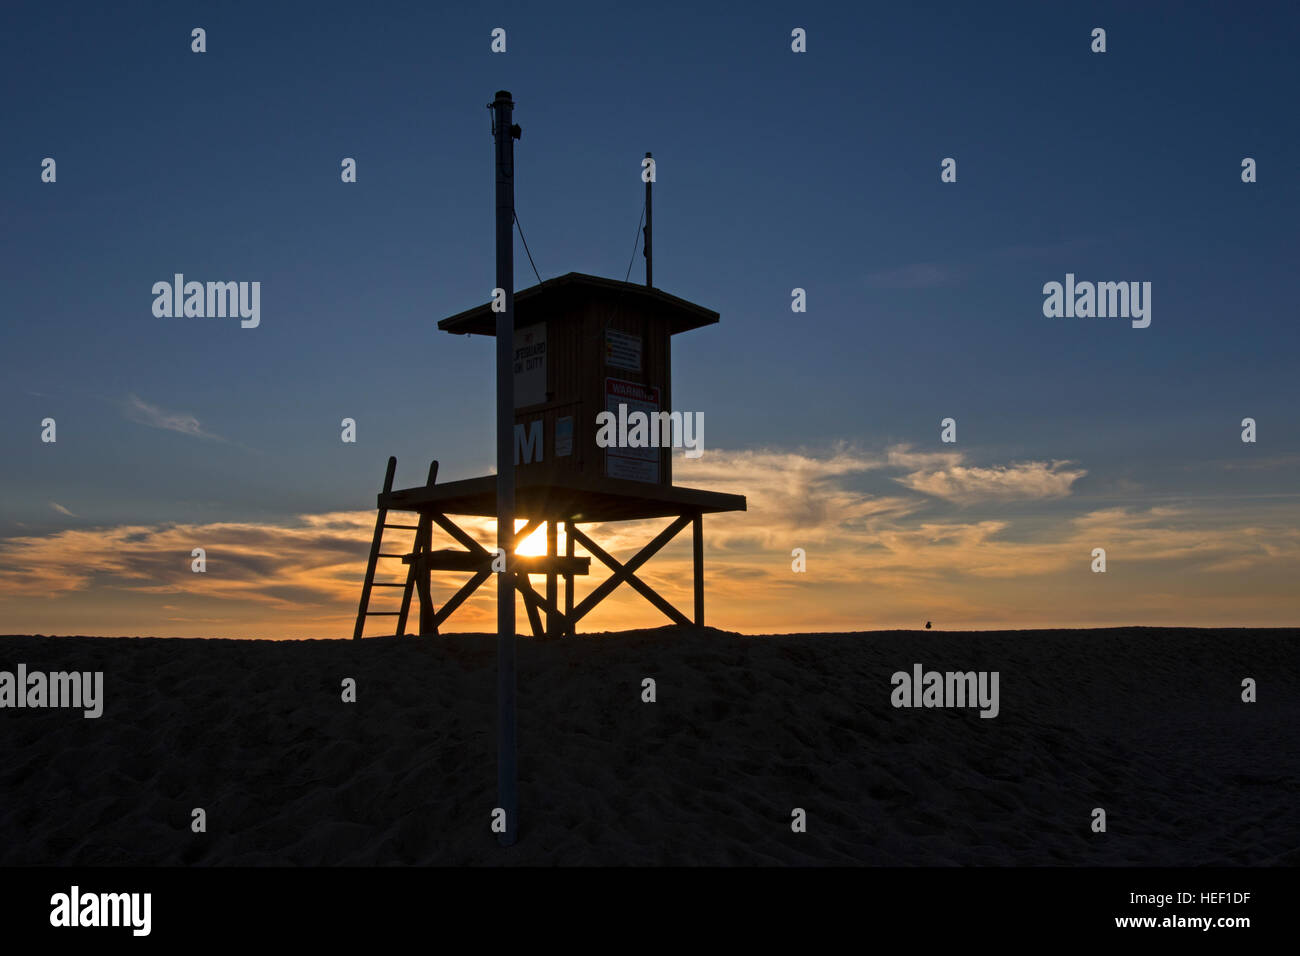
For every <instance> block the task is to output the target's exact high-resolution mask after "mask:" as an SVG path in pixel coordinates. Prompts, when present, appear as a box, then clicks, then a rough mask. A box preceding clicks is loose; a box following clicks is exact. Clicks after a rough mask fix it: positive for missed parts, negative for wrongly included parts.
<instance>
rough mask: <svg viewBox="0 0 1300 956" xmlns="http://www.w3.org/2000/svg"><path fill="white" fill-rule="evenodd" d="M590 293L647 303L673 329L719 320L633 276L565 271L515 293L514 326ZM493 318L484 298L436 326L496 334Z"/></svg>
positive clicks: (553, 313) (577, 301)
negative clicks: (622, 279) (631, 278)
mask: <svg viewBox="0 0 1300 956" xmlns="http://www.w3.org/2000/svg"><path fill="white" fill-rule="evenodd" d="M593 299H595V300H622V301H625V302H637V303H639V304H642V305H644V306H646V307H649V308H651V309H653V311H654V313H655V314H656V315H660V316H662V317H664V318H665V319H667V320H668V329H669V332H670V333H671V334H673V335H676V334H677V333H678V332H688V331H690V330H691V329H698V328H701V327H702V326H705V325H713V324H714V323H715V322H717V321H718V313H716V312H714V311H713V310H712V309H706V308H704V306H702V305H696V304H695V303H694V302H687V301H686V300H685V299H679V298H677V296H675V295H669V294H668V293H667V292H663V291H661V290H659V289H654V288H648V287H646V286H644V285H637V284H636V283H634V282H619V281H618V280H617V279H602V278H601V277H600V276H590V275H586V274H585V273H582V272H569V273H566V274H565V275H562V276H557V277H556V278H554V279H547V280H546V281H545V282H543V283H541V284H540V285H535V286H530V287H529V288H527V289H523V290H522V291H520V292H516V293H515V327H516V328H520V327H522V326H526V325H532V324H534V323H536V322H540V321H542V320H543V319H547V318H551V317H555V316H562V315H563V314H564V313H565V312H566V311H573V310H574V309H575V308H576V307H577V306H578V305H579V304H580V303H581V302H583V301H590V300H593ZM496 318H497V314H496V313H495V312H493V311H492V303H491V302H486V303H484V304H483V305H478V306H475V307H474V308H472V309H466V310H465V311H464V312H457V313H456V314H455V315H453V316H449V317H448V318H445V319H443V320H441V321H440V322H439V323H438V328H440V329H442V330H443V331H444V332H452V333H454V334H456V335H495V334H496Z"/></svg>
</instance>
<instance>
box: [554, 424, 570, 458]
mask: <svg viewBox="0 0 1300 956" xmlns="http://www.w3.org/2000/svg"><path fill="white" fill-rule="evenodd" d="M572 454H573V416H572V415H566V416H565V417H564V418H560V419H557V420H556V422H555V457H556V458H564V457H566V456H568V455H572Z"/></svg>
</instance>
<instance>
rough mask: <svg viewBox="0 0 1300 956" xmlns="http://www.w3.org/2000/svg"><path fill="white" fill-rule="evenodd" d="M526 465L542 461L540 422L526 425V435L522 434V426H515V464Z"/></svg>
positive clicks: (539, 420)
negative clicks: (521, 460)
mask: <svg viewBox="0 0 1300 956" xmlns="http://www.w3.org/2000/svg"><path fill="white" fill-rule="evenodd" d="M520 459H523V462H522V463H523V464H525V465H527V464H530V463H531V462H534V461H541V460H542V420H541V419H540V418H539V419H537V420H536V421H532V422H529V423H528V433H527V434H526V435H525V434H524V426H523V425H515V464H516V465H518V464H520Z"/></svg>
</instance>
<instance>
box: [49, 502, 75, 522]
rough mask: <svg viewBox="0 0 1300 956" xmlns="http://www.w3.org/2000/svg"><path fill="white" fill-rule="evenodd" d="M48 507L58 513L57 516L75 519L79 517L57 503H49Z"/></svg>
mask: <svg viewBox="0 0 1300 956" xmlns="http://www.w3.org/2000/svg"><path fill="white" fill-rule="evenodd" d="M50 507H51V508H53V509H54V510H55V511H57V512H58V513H59V514H61V515H67V516H68V517H69V518H77V517H80V516H79V515H74V514H73V513H72V512H71V511H69V510H68V509H67V508H65V507H63V505H61V504H59V503H58V502H57V501H51V502H50Z"/></svg>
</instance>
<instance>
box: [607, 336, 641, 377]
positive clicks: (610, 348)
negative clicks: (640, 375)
mask: <svg viewBox="0 0 1300 956" xmlns="http://www.w3.org/2000/svg"><path fill="white" fill-rule="evenodd" d="M605 364H606V365H608V366H610V367H611V368H625V369H629V370H631V371H633V372H639V371H641V336H639V335H628V334H627V333H625V332H615V331H614V330H613V329H606V330H605Z"/></svg>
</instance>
